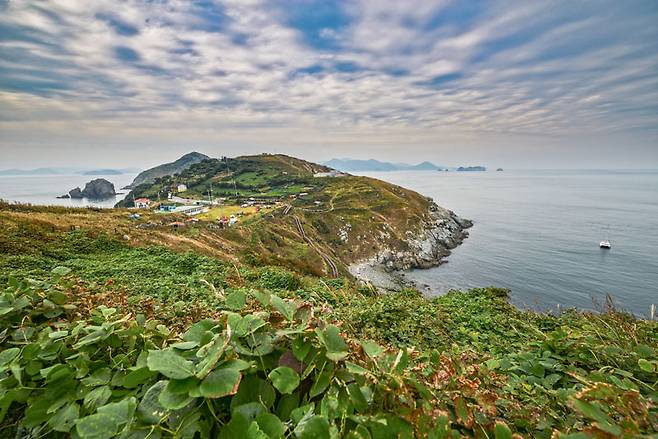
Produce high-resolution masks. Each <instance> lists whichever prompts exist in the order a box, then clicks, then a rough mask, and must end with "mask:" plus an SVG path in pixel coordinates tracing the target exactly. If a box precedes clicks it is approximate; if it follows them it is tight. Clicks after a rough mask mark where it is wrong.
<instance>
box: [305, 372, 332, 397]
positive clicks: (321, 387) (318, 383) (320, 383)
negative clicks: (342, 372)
mask: <svg viewBox="0 0 658 439" xmlns="http://www.w3.org/2000/svg"><path fill="white" fill-rule="evenodd" d="M333 376H334V371H333V368H327V369H326V370H324V371H322V373H320V374H319V375H316V377H315V381H313V385H312V386H311V390H310V391H309V396H310V397H311V398H315V397H316V396H318V395H320V394H321V393H322V392H324V391H325V390H326V389H327V387H329V384H330V383H331V379H332V378H333Z"/></svg>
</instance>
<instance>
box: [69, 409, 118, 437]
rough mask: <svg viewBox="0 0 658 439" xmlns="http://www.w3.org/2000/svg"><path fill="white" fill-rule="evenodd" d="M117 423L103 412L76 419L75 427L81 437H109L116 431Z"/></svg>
mask: <svg viewBox="0 0 658 439" xmlns="http://www.w3.org/2000/svg"><path fill="white" fill-rule="evenodd" d="M117 428H118V425H117V423H116V421H115V420H114V418H113V417H112V416H110V415H105V414H103V413H96V414H94V415H90V416H86V417H84V418H81V419H78V420H77V421H76V423H75V429H76V431H77V432H78V435H79V436H80V437H81V438H82V439H109V438H111V437H114V436H115V435H116V433H117Z"/></svg>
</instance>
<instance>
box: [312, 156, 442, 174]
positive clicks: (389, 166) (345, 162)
mask: <svg viewBox="0 0 658 439" xmlns="http://www.w3.org/2000/svg"><path fill="white" fill-rule="evenodd" d="M322 164H323V165H325V166H329V167H330V168H334V169H337V170H339V171H343V172H353V171H384V172H388V171H442V170H444V169H446V167H445V166H438V165H435V164H434V163H431V162H428V161H425V162H422V163H418V164H417V165H410V164H407V163H390V162H382V161H379V160H375V159H369V160H356V159H349V158H344V159H331V160H329V161H326V162H323V163H322Z"/></svg>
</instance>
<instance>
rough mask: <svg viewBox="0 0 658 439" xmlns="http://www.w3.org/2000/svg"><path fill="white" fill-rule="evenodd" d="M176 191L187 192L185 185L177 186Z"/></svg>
mask: <svg viewBox="0 0 658 439" xmlns="http://www.w3.org/2000/svg"><path fill="white" fill-rule="evenodd" d="M176 191H177V192H185V191H187V185H186V184H179V185H178V186H176Z"/></svg>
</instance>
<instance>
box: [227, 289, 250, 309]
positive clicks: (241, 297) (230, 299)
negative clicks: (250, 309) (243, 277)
mask: <svg viewBox="0 0 658 439" xmlns="http://www.w3.org/2000/svg"><path fill="white" fill-rule="evenodd" d="M246 301H247V294H246V293H245V292H244V291H242V290H234V291H232V292H231V293H230V294H229V295H228V296H226V306H227V307H228V308H229V309H232V310H235V311H239V310H241V309H242V308H244V305H245V303H246Z"/></svg>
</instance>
